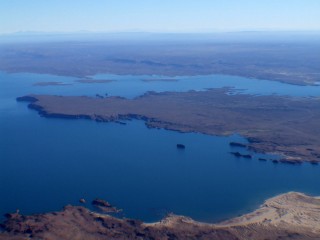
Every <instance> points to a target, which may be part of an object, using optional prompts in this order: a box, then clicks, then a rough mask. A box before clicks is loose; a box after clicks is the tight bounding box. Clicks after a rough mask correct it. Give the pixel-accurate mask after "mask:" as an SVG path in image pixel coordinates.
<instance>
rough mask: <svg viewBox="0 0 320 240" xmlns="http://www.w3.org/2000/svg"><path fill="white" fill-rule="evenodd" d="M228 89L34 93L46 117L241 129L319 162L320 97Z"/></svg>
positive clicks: (267, 147)
mask: <svg viewBox="0 0 320 240" xmlns="http://www.w3.org/2000/svg"><path fill="white" fill-rule="evenodd" d="M228 91H229V89H211V90H207V91H189V92H163V93H155V92H149V93H147V94H145V95H143V96H140V97H137V98H135V99H125V98H120V97H106V98H92V97H85V96H54V95H29V96H24V97H20V98H18V100H19V101H29V102H31V103H30V104H29V107H30V108H32V109H35V110H37V111H38V112H39V113H40V114H41V115H42V116H44V117H60V118H75V119H77V118H86V119H92V120H96V121H106V122H108V121H119V120H127V119H142V120H144V121H145V122H146V125H147V126H148V127H154V128H165V129H168V130H175V131H180V132H199V133H204V134H209V135H221V136H225V135H231V134H234V133H238V134H240V135H242V136H244V137H246V138H247V139H248V141H249V143H248V145H247V146H246V147H247V148H248V149H250V150H254V151H256V152H261V153H273V154H279V155H281V156H282V158H283V161H284V162H287V163H300V162H303V161H306V162H311V163H314V164H316V163H317V162H319V161H320V138H319V136H320V128H319V119H320V107H319V106H320V99H319V98H305V97H285V96H276V95H273V96H253V95H247V94H235V95H230V94H228Z"/></svg>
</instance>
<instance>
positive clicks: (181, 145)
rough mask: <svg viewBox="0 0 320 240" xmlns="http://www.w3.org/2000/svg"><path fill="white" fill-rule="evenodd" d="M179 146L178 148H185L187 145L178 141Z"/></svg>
mask: <svg viewBox="0 0 320 240" xmlns="http://www.w3.org/2000/svg"><path fill="white" fill-rule="evenodd" d="M177 148H178V149H185V148H186V146H185V145H183V144H181V143H178V144H177Z"/></svg>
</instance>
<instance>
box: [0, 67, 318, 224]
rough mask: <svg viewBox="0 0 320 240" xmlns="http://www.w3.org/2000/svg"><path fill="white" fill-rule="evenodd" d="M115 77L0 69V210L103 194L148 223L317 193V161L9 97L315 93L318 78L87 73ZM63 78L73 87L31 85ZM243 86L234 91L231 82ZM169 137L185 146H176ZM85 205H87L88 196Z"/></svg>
mask: <svg viewBox="0 0 320 240" xmlns="http://www.w3.org/2000/svg"><path fill="white" fill-rule="evenodd" d="M92 78H93V79H105V80H106V79H108V80H116V81H114V82H110V83H103V84H102V83H99V84H84V83H79V82H75V80H77V78H72V77H64V76H52V75H42V74H30V73H19V74H8V73H4V72H0V99H1V102H0V161H1V169H0V192H1V198H0V207H1V208H0V214H4V213H6V212H12V211H15V209H17V208H19V209H20V211H21V212H22V213H23V214H32V213H40V212H46V211H56V210H59V209H61V208H62V207H63V206H64V205H66V204H79V203H78V201H79V199H80V198H85V199H86V200H87V201H88V202H90V201H91V200H93V199H94V198H96V197H99V198H104V199H106V200H108V201H109V202H110V203H112V204H114V205H116V206H117V207H119V208H122V209H123V210H124V212H123V216H126V217H131V218H139V219H142V220H144V221H147V222H152V221H156V220H159V219H161V218H162V217H163V216H164V215H165V214H167V213H168V212H174V213H175V214H182V215H187V216H190V217H192V218H194V219H197V220H201V221H207V222H215V221H219V220H222V219H226V218H230V217H234V216H237V215H239V214H243V213H246V212H249V211H251V210H253V209H255V208H256V207H257V206H259V205H260V204H261V203H263V201H264V200H265V199H267V198H269V197H271V196H274V195H276V194H280V193H284V192H287V191H301V192H305V193H308V194H313V195H320V189H319V187H318V186H319V185H320V166H314V165H311V164H307V163H305V164H302V165H299V166H292V165H286V164H273V163H272V162H271V161H267V162H261V161H258V160H257V159H258V158H259V157H263V158H268V159H274V158H277V156H271V155H263V154H254V158H253V159H244V158H240V159H239V158H236V157H235V156H233V155H231V154H230V151H241V152H245V151H244V150H243V149H241V148H236V147H230V145H229V143H230V142H231V141H237V142H246V139H244V138H242V137H241V136H239V135H236V134H235V135H232V136H229V137H217V136H208V135H203V134H197V133H178V132H173V131H167V130H163V129H148V128H147V127H145V125H144V122H143V121H137V120H133V121H127V125H121V124H116V123H98V122H94V121H90V120H67V119H46V118H42V117H40V116H39V115H38V114H37V112H36V111H33V110H30V109H28V108H27V104H25V103H18V102H16V100H15V98H16V97H18V96H22V95H26V94H30V93H37V94H39V93H43V94H59V95H88V96H95V94H105V93H108V95H119V96H123V97H127V98H133V97H136V96H138V95H141V94H143V93H145V92H146V91H188V90H192V89H196V90H205V89H206V88H214V87H234V88H235V90H234V91H233V92H236V93H250V94H257V95H259V94H263V95H265V94H279V95H292V96H306V97H307V96H320V88H319V87H317V86H309V87H302V86H294V85H288V84H283V83H278V82H272V81H266V80H265V81H262V80H255V79H245V78H240V77H230V76H219V75H212V76H196V77H175V78H174V79H176V80H177V81H147V82H146V81H142V80H150V79H153V80H154V79H172V78H171V77H166V76H118V75H110V74H108V75H106V74H103V75H96V76H93V77H92ZM40 81H44V82H52V81H56V82H63V83H69V84H73V85H65V86H34V85H33V84H34V83H37V82H40ZM239 89H243V90H239ZM177 143H182V144H184V145H185V146H186V149H185V150H180V149H177V148H176V144H177ZM88 207H90V205H89V204H88Z"/></svg>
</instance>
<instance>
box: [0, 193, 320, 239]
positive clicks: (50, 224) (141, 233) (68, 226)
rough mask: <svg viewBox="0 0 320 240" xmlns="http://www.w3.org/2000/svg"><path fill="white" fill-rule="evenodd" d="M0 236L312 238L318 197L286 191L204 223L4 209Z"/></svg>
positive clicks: (73, 209) (317, 230)
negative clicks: (233, 214) (236, 214)
mask: <svg viewBox="0 0 320 240" xmlns="http://www.w3.org/2000/svg"><path fill="white" fill-rule="evenodd" d="M6 217H7V219H6V221H5V222H4V223H3V224H2V228H3V230H4V231H3V232H0V240H26V239H48V240H61V239H64V240H66V239H87V240H91V239H95V240H100V239H101V240H102V239H160V240H161V239H210V240H225V239H228V240H247V239H251V240H265V239H283V240H285V239H296V240H299V239H300V240H311V239H313V240H315V239H319V236H320V224H319V222H320V198H319V197H311V196H307V195H305V194H302V193H297V192H289V193H286V194H283V195H279V196H276V197H273V198H271V199H268V200H267V201H265V203H264V204H262V205H261V206H260V208H258V209H257V210H256V211H254V212H251V213H248V214H245V215H243V216H240V217H236V218H233V219H230V220H227V221H224V222H220V223H216V224H209V223H203V222H198V221H195V220H193V219H191V218H189V217H185V216H178V215H174V214H169V215H168V216H167V217H165V218H164V219H162V220H161V221H159V222H154V223H145V222H142V221H140V220H136V219H127V218H118V217H115V216H111V215H109V214H101V213H97V212H93V211H90V210H89V209H87V208H85V207H82V206H70V205H68V206H66V207H64V209H63V210H62V211H59V212H51V213H43V214H36V215H31V216H24V215H21V214H20V213H19V212H16V213H12V214H7V215H6Z"/></svg>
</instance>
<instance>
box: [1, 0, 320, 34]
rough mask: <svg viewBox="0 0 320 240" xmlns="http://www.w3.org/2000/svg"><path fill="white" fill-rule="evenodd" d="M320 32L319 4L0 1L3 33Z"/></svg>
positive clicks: (319, 0) (296, 0)
mask: <svg viewBox="0 0 320 240" xmlns="http://www.w3.org/2000/svg"><path fill="white" fill-rule="evenodd" d="M82 30H85V31H97V32H126V31H146V32H215V31H243V30H320V0H219V1H218V0H0V33H2V34H3V33H12V32H19V31H46V32H51V31H59V32H60V31H62V32H73V31H82Z"/></svg>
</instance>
